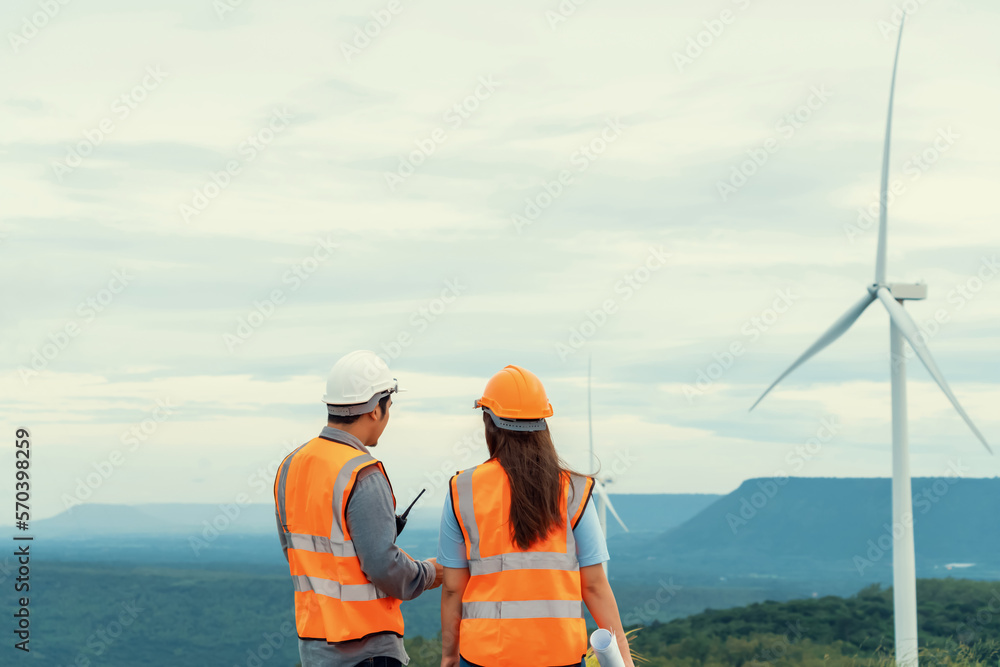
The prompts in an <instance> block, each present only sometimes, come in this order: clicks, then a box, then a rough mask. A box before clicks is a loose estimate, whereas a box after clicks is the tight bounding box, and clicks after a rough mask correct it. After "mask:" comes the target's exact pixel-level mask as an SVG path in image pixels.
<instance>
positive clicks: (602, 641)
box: [590, 628, 625, 667]
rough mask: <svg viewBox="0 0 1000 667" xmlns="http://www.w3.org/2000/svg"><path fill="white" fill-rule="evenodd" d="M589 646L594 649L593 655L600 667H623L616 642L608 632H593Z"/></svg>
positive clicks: (623, 663) (600, 630)
mask: <svg viewBox="0 0 1000 667" xmlns="http://www.w3.org/2000/svg"><path fill="white" fill-rule="evenodd" d="M590 645H591V646H593V647H594V654H595V655H597V662H599V663H600V664H601V667H625V661H624V660H622V654H621V651H619V650H618V641H617V640H616V639H615V636H614V634H613V633H612V632H611V631H610V630H605V629H603V628H600V629H597V630H594V634H592V635H590Z"/></svg>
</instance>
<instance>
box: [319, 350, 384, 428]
mask: <svg viewBox="0 0 1000 667" xmlns="http://www.w3.org/2000/svg"><path fill="white" fill-rule="evenodd" d="M398 391H400V389H399V383H398V382H397V381H396V378H394V377H393V376H392V371H390V370H389V367H388V366H387V365H386V363H385V361H383V360H382V357H380V356H378V355H377V354H375V353H374V352H372V351H370V350H357V351H356V352H351V353H350V354H346V355H344V356H343V357H341V358H340V359H339V360H338V361H337V363H335V364H334V365H333V368H331V369H330V374H329V375H328V376H327V378H326V395H325V396H324V397H323V402H324V403H326V405H327V411H328V412H329V413H330V414H331V415H338V416H350V415H363V414H366V413H369V412H371V411H372V410H374V409H375V405H376V404H377V403H378V402H379V401H380V400H381V399H382V398H384V397H385V396H388V395H389V394H391V393H393V392H398Z"/></svg>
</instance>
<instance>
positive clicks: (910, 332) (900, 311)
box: [878, 287, 993, 454]
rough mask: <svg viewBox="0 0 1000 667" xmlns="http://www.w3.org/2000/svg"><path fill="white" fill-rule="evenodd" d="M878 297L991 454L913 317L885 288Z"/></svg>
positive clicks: (893, 361)
mask: <svg viewBox="0 0 1000 667" xmlns="http://www.w3.org/2000/svg"><path fill="white" fill-rule="evenodd" d="M878 298H879V301H881V302H882V305H884V306H885V309H886V310H887V311H889V317H890V319H892V323H893V324H895V325H896V326H897V327H899V331H900V333H902V334H903V338H905V339H906V342H908V343H909V344H910V347H912V348H913V351H914V352H916V353H917V357H919V358H920V361H921V362H923V364H924V367H925V368H927V371H928V372H929V373H930V374H931V377H932V378H934V381H935V382H937V385H938V386H939V387H941V391H943V392H944V395H945V396H947V397H948V400H949V401H951V404H952V405H953V406H955V409H956V410H958V414H960V415H961V416H962V419H964V420H965V423H966V424H968V425H969V428H971V429H972V432H973V433H975V434H976V437H977V438H979V441H980V442H981V443H983V447H985V448H986V451H988V452H989V453H990V454H992V453H993V450H992V449H991V448H990V445H989V443H988V442H986V438H984V437H983V434H982V433H980V432H979V429H978V428H976V425H975V424H973V423H972V419H971V418H970V417H969V415H968V414H966V412H965V410H964V409H962V406H961V405H960V404H959V402H958V399H957V398H955V394H953V393H952V392H951V388H950V387H949V386H948V381H947V380H945V379H944V375H942V374H941V371H940V370H939V369H938V367H937V364H936V363H934V357H932V356H931V351H930V349H928V347H927V344H926V343H924V340H923V334H922V333H921V331H920V330H919V329H918V328H917V325H916V324H915V323H914V321H913V318H912V317H910V314H909V313H908V312H906V309H905V308H903V306H901V305H900V304H899V302H898V301H896V299H894V298H893V296H892V292H890V291H889V290H888V289H887V288H885V287H880V288H879V290H878ZM892 363H896V360H895V359H893V360H892Z"/></svg>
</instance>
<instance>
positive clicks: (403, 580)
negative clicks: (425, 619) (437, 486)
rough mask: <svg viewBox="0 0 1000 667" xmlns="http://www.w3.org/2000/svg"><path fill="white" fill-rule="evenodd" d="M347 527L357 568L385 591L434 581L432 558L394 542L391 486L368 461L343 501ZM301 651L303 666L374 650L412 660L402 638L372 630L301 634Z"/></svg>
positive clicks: (344, 665) (395, 593) (338, 438)
mask: <svg viewBox="0 0 1000 667" xmlns="http://www.w3.org/2000/svg"><path fill="white" fill-rule="evenodd" d="M320 437H322V438H325V439H327V440H331V441H333V442H330V446H331V447H342V446H348V447H354V448H355V449H357V450H359V451H362V452H366V451H367V450H366V449H365V447H364V445H362V444H361V441H360V440H358V439H357V438H355V437H354V436H353V435H351V434H350V433H347V432H345V431H341V430H340V429H335V428H331V427H329V426H327V427H325V428H324V429H323V432H322V433H321V434H320ZM347 529H348V531H349V533H350V535H351V540H352V541H353V542H354V549H355V551H356V552H357V554H358V559H359V560H360V561H361V570H362V571H363V572H364V573H365V576H367V577H368V579H369V581H371V582H372V583H373V584H375V586H377V587H378V589H379V590H381V591H382V592H383V593H385V594H386V595H388V596H390V597H394V598H397V599H399V600H412V599H413V598H415V597H417V596H418V595H420V594H421V593H423V592H424V591H425V590H426V589H427V587H428V586H430V585H431V584H432V583H433V582H434V565H433V564H432V563H430V562H428V561H414V560H411V559H410V558H409V557H408V556H407V555H406V554H405V553H403V551H402V550H401V549H400V548H399V547H397V546H396V512H395V509H394V508H393V503H392V492H391V491H390V489H389V481H388V480H387V479H386V478H385V475H383V474H382V471H381V470H379V468H377V467H376V466H369V467H368V468H365V469H364V470H362V471H361V473H360V474H359V475H358V479H357V481H356V482H355V486H354V492H353V493H352V494H351V497H350V500H349V501H348V504H347ZM279 532H281V530H280V527H279ZM282 536H283V535H282ZM282 546H283V547H284V546H285V545H284V544H282ZM286 555H287V554H286ZM299 656H300V657H301V659H302V667H354V666H355V665H357V664H358V663H359V662H361V661H362V660H366V659H368V658H373V657H378V656H386V657H389V658H395V659H397V660H399V661H400V662H402V663H403V664H404V665H405V664H407V663H409V661H410V659H409V656H407V655H406V650H405V649H404V648H403V640H402V639H401V638H400V637H397V636H396V635H394V634H378V635H372V636H371V637H366V638H364V639H358V640H354V641H350V642H341V643H338V644H327V643H326V642H323V641H316V640H303V639H300V640H299Z"/></svg>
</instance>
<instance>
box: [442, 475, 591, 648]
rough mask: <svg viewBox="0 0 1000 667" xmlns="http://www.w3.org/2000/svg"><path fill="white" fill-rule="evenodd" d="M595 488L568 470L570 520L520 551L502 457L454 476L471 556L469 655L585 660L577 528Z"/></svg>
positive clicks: (565, 501)
mask: <svg viewBox="0 0 1000 667" xmlns="http://www.w3.org/2000/svg"><path fill="white" fill-rule="evenodd" d="M593 488H594V480H593V478H591V477H583V476H581V475H576V474H573V475H571V476H570V479H569V480H567V479H565V478H564V479H563V481H562V494H561V499H562V500H561V507H560V511H561V513H562V516H563V517H564V520H563V521H562V522H561V523H560V525H559V526H558V527H556V528H554V529H553V530H552V532H550V533H549V535H548V537H546V538H545V539H543V540H540V541H539V542H537V543H536V544H534V545H532V547H531V548H530V549H529V550H527V551H521V550H520V549H519V548H518V547H517V545H516V544H515V543H514V540H513V536H512V535H511V530H510V524H509V516H510V483H509V481H508V479H507V473H506V472H505V471H504V469H503V467H502V466H501V465H500V463H499V462H498V461H496V460H495V459H491V460H489V461H487V462H486V463H483V464H482V465H479V466H476V467H475V468H470V469H469V470H465V471H463V472H460V473H459V474H458V475H455V476H454V477H452V478H451V501H452V508H453V509H454V511H455V517H456V518H457V519H458V524H459V526H460V527H461V528H462V534H463V535H464V537H465V548H466V555H467V556H468V559H469V583H468V585H467V586H466V588H465V594H464V595H463V596H462V623H461V628H460V634H459V652H460V653H461V655H462V657H463V658H465V660H466V661H468V662H470V663H472V664H473V665H479V666H480V667H508V666H510V667H514V666H515V665H516V666H518V667H520V666H521V665H525V664H531V665H546V666H549V667H558V666H562V665H567V666H568V665H573V666H576V665H579V664H580V660H581V659H582V658H583V656H584V654H586V652H587V625H586V621H585V620H584V618H583V593H582V589H581V584H580V563H579V561H577V559H576V541H575V540H574V538H573V528H575V527H576V524H577V523H579V521H580V517H581V516H582V515H583V509H584V507H586V504H587V499H588V498H590V494H591V493H592V491H593Z"/></svg>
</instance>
